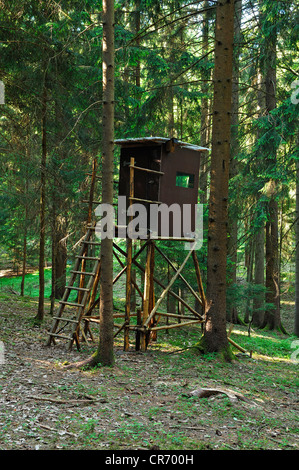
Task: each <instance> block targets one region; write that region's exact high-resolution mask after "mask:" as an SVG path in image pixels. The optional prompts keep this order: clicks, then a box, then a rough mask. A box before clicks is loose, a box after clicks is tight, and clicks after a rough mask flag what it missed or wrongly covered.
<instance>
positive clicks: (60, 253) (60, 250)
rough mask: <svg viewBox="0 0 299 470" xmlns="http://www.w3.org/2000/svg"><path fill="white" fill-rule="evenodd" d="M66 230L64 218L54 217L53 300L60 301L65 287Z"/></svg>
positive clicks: (60, 216)
mask: <svg viewBox="0 0 299 470" xmlns="http://www.w3.org/2000/svg"><path fill="white" fill-rule="evenodd" d="M66 235H67V228H66V220H65V217H63V216H62V215H59V216H57V217H56V232H55V234H54V236H55V237H56V243H55V245H56V262H55V291H54V293H55V299H61V298H62V297H63V294H64V290H65V285H66V262H67V248H66V241H65V238H66Z"/></svg>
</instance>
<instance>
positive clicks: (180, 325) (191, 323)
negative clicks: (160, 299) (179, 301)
mask: <svg viewBox="0 0 299 470" xmlns="http://www.w3.org/2000/svg"><path fill="white" fill-rule="evenodd" d="M196 323H201V321H200V320H192V321H186V322H183V323H175V324H174V325H163V326H154V327H153V328H150V330H151V331H158V330H166V329H167V330H168V328H181V327H183V326H188V325H193V324H196Z"/></svg>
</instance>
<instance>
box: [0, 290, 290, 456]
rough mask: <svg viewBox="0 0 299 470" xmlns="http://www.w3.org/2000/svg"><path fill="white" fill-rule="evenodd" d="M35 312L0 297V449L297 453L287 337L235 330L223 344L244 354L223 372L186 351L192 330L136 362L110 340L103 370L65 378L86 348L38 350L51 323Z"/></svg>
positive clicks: (29, 302)
mask: <svg viewBox="0 0 299 470" xmlns="http://www.w3.org/2000/svg"><path fill="white" fill-rule="evenodd" d="M12 297H13V299H12ZM286 305H288V303H286ZM36 310H37V301H36V299H35V300H34V299H29V298H25V299H24V300H22V299H21V298H20V297H18V296H11V295H9V296H8V295H6V296H5V295H1V296H0V340H1V341H2V342H3V344H4V361H2V362H3V364H0V403H1V406H0V449H1V450H26V449H28V450H30V449H33V450H34V449H40V450H56V449H62V450H75V449H76V450H89V449H90V450H94V449H98V450H111V449H113V450H139V449H144V450H150V449H160V450H178V449H179V450H261V449H264V450H275V449H276V450H278V449H281V450H296V449H298V436H299V430H298V408H299V406H298V405H299V403H298V393H297V392H298V388H296V383H295V382H296V378H297V373H298V361H297V360H294V356H293V360H292V359H291V354H292V353H294V349H292V348H294V341H295V338H294V337H288V336H286V335H280V334H278V333H273V332H267V331H262V332H261V331H252V332H251V335H250V338H249V337H248V332H247V328H246V327H240V326H235V328H234V330H233V333H232V336H231V338H232V339H234V341H236V342H237V343H239V344H242V345H243V346H244V347H245V348H251V349H252V350H253V353H252V357H250V356H249V355H248V354H242V353H241V354H240V353H239V352H238V350H234V353H235V354H236V356H235V357H236V358H235V361H233V362H232V363H229V364H228V363H223V362H221V361H220V360H219V358H217V357H216V356H215V355H209V356H205V357H203V356H201V355H199V354H197V353H196V350H195V349H194V348H189V349H186V348H188V346H189V345H191V344H194V343H196V341H198V339H199V337H200V329H198V328H195V327H192V328H186V329H184V330H183V329H181V328H177V329H173V330H170V331H169V334H166V333H164V334H159V336H158V341H157V342H155V343H152V344H151V345H150V347H149V349H148V351H147V352H146V353H137V352H134V351H133V347H132V352H128V353H124V352H123V351H122V338H121V337H119V339H118V340H117V342H116V345H115V357H116V363H115V366H114V367H112V368H101V367H98V368H94V369H92V370H81V369H78V368H71V369H65V362H68V363H72V362H76V361H81V360H83V359H85V358H87V357H89V355H90V354H91V353H92V352H94V349H95V346H94V345H86V346H84V347H83V348H82V350H81V351H80V352H78V351H77V350H76V349H74V350H73V351H71V352H67V351H66V349H65V347H64V346H62V345H57V346H55V347H50V348H49V347H46V346H45V342H46V340H47V331H48V330H49V328H50V326H51V323H52V322H51V317H50V316H49V315H46V318H45V321H44V323H43V325H42V326H41V327H37V326H34V323H33V317H34V316H35V314H36ZM290 311H291V307H290ZM289 313H290V312H289ZM287 314H288V308H287V309H286V310H285V315H286V318H289V316H288V315H287ZM269 344H270V345H271V348H272V349H271V348H269ZM266 345H267V346H266ZM297 345H298V344H297ZM132 346H133V342H132ZM182 348H185V349H184V350H182ZM295 359H297V358H295ZM297 380H298V379H297ZM200 388H209V389H215V388H216V389H221V390H224V391H226V392H227V391H228V390H230V391H232V392H233V393H236V395H234V398H235V399H234V400H233V399H232V397H231V395H227V394H224V393H219V394H216V395H213V396H209V397H204V398H200V397H198V396H193V395H191V393H192V392H193V391H194V390H198V389H200ZM238 394H240V395H238Z"/></svg>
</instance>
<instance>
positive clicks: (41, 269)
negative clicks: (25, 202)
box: [35, 77, 47, 321]
mask: <svg viewBox="0 0 299 470" xmlns="http://www.w3.org/2000/svg"><path fill="white" fill-rule="evenodd" d="M46 159H47V88H46V77H45V83H44V87H43V97H42V158H41V178H40V237H39V297H38V310H37V315H36V317H35V318H36V320H38V321H42V320H43V319H44V314H45V311H44V300H45V271H44V269H45V231H46V223H45V220H46V219H45V212H46Z"/></svg>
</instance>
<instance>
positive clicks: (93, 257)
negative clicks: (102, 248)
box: [77, 256, 99, 261]
mask: <svg viewBox="0 0 299 470" xmlns="http://www.w3.org/2000/svg"><path fill="white" fill-rule="evenodd" d="M77 258H80V259H91V260H94V261H98V260H99V258H97V257H96V256H77Z"/></svg>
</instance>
